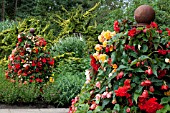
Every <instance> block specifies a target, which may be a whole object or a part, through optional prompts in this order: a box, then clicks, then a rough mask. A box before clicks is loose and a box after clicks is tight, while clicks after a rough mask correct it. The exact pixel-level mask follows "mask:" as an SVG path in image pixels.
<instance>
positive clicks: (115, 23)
mask: <svg viewBox="0 0 170 113" xmlns="http://www.w3.org/2000/svg"><path fill="white" fill-rule="evenodd" d="M114 30H115V31H116V32H120V28H119V22H118V21H115V22H114Z"/></svg>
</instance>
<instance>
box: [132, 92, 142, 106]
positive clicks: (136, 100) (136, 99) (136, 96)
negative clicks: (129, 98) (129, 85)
mask: <svg viewBox="0 0 170 113" xmlns="http://www.w3.org/2000/svg"><path fill="white" fill-rule="evenodd" d="M139 96H140V94H139V93H137V92H135V93H134V96H133V99H134V100H135V102H136V104H137V103H138V97H139Z"/></svg>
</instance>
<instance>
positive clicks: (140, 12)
mask: <svg viewBox="0 0 170 113" xmlns="http://www.w3.org/2000/svg"><path fill="white" fill-rule="evenodd" d="M134 18H135V20H136V22H137V24H138V25H147V24H150V23H151V22H152V21H154V19H155V11H154V9H153V8H152V7H151V6H149V5H141V6H139V7H138V8H137V9H136V10H135V12H134Z"/></svg>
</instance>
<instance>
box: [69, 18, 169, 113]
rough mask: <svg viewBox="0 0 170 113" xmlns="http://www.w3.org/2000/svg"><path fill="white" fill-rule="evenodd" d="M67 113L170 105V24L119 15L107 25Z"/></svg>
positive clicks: (120, 112)
mask: <svg viewBox="0 0 170 113" xmlns="http://www.w3.org/2000/svg"><path fill="white" fill-rule="evenodd" d="M98 39H99V42H100V44H97V45H96V46H95V50H96V52H95V53H94V54H92V55H91V56H90V57H91V62H90V64H91V69H88V70H86V83H85V84H84V86H83V87H82V90H81V93H80V94H79V95H78V96H76V97H75V99H73V100H72V105H71V107H70V111H69V113H79V112H81V113H96V112H99V113H100V112H106V113H111V112H114V113H124V112H128V113H130V112H131V113H136V112H137V113H144V112H146V113H156V112H158V113H162V112H163V113H166V112H168V111H170V109H169V108H170V107H169V103H170V97H169V96H170V90H169V87H170V80H169V77H170V30H169V29H168V28H167V29H166V30H161V29H159V27H158V25H157V24H156V23H155V22H151V24H150V25H146V26H130V24H129V22H128V21H127V20H123V21H115V22H114V31H113V32H110V31H103V32H102V33H101V35H99V36H98Z"/></svg>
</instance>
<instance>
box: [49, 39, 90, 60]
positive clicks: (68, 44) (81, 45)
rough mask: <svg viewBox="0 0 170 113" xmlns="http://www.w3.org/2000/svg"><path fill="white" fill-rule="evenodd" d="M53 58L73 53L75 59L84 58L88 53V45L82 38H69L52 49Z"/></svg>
mask: <svg viewBox="0 0 170 113" xmlns="http://www.w3.org/2000/svg"><path fill="white" fill-rule="evenodd" d="M50 50H51V54H52V56H54V57H55V56H58V55H62V54H64V53H71V52H73V53H74V55H75V57H83V56H84V55H85V52H86V51H87V45H86V42H85V40H84V39H83V38H82V37H67V38H65V39H60V40H59V41H58V42H57V43H54V45H53V46H52V47H51V49H50Z"/></svg>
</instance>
